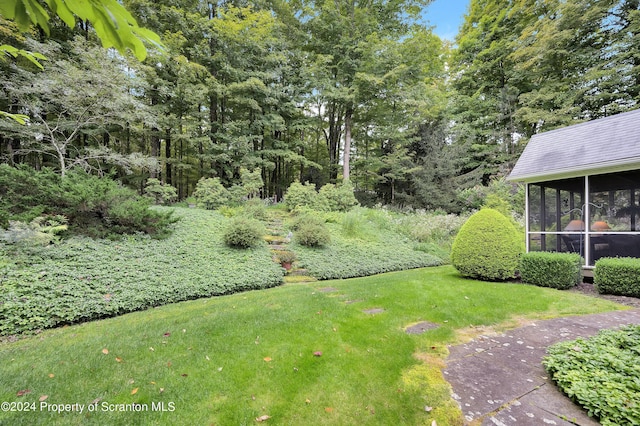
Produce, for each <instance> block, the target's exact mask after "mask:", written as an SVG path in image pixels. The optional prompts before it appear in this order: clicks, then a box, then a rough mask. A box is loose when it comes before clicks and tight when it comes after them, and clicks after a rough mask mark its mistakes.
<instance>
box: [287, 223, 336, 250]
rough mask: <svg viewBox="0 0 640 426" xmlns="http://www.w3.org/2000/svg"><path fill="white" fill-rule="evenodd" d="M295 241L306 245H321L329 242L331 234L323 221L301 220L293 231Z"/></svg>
mask: <svg viewBox="0 0 640 426" xmlns="http://www.w3.org/2000/svg"><path fill="white" fill-rule="evenodd" d="M294 237H295V241H296V242H297V243H298V244H301V245H303V246H306V247H323V246H326V245H327V244H329V243H330V242H331V234H330V233H329V230H328V229H327V227H326V225H325V224H324V222H319V221H318V222H315V223H314V222H312V221H310V222H302V223H300V224H299V225H298V227H297V229H296V232H295V233H294Z"/></svg>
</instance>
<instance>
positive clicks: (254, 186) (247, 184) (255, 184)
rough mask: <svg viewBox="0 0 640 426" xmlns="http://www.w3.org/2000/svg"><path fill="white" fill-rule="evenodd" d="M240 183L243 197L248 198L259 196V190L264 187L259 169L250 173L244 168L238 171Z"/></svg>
mask: <svg viewBox="0 0 640 426" xmlns="http://www.w3.org/2000/svg"><path fill="white" fill-rule="evenodd" d="M240 181H241V182H242V188H243V189H244V192H245V195H246V196H247V197H249V198H253V197H255V196H257V195H259V194H260V189H262V187H263V186H264V182H263V181H262V173H261V171H260V169H255V170H254V171H251V172H250V171H249V170H247V169H245V168H242V169H240Z"/></svg>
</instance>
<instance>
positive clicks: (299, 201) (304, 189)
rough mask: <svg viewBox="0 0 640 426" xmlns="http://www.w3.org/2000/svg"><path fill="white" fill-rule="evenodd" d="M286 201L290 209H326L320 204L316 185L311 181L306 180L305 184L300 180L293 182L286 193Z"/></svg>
mask: <svg viewBox="0 0 640 426" xmlns="http://www.w3.org/2000/svg"><path fill="white" fill-rule="evenodd" d="M284 203H285V205H286V206H287V209H289V210H290V211H291V210H295V209H300V208H308V209H312V210H319V211H324V210H326V209H324V208H322V207H323V206H321V205H320V204H321V203H320V199H319V197H318V193H317V192H316V189H315V186H314V185H312V184H311V183H309V182H305V184H304V185H303V184H301V183H300V182H299V181H295V182H293V183H292V184H291V185H290V186H289V188H288V189H287V192H286V193H285V195H284Z"/></svg>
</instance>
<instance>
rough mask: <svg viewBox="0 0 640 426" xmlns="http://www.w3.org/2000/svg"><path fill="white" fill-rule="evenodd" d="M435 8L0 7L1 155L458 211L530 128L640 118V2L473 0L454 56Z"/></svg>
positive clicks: (163, 178) (269, 4) (319, 3)
mask: <svg viewBox="0 0 640 426" xmlns="http://www.w3.org/2000/svg"><path fill="white" fill-rule="evenodd" d="M428 3H429V1H427V0H401V1H396V2H386V1H373V2H371V1H369V2H366V3H363V2H360V1H357V0H339V1H324V0H313V1H300V2H280V1H274V0H263V1H260V2H253V3H251V4H249V3H247V2H243V1H225V2H221V1H214V0H211V1H208V2H200V1H193V0H177V1H174V0H172V1H168V0H159V1H154V2H151V1H149V0H126V1H124V2H118V1H116V0H92V1H87V2H65V1H62V0H49V1H47V2H46V6H43V4H41V3H39V2H37V1H36V0H10V1H7V2H3V3H2V5H0V15H1V16H0V29H1V31H0V45H2V46H3V48H4V51H5V53H6V55H5V57H4V58H3V60H2V61H0V73H1V74H2V79H1V80H0V81H1V83H0V110H2V111H6V114H10V115H11V116H13V117H17V118H24V119H27V118H28V119H29V122H30V123H31V125H30V126H22V125H20V124H19V123H17V122H15V121H12V120H2V121H0V161H2V162H3V163H7V164H10V165H16V164H29V165H31V166H32V167H34V168H42V167H51V168H53V169H54V170H56V171H57V172H58V173H59V174H64V173H66V172H67V171H68V170H70V169H72V168H76V167H82V168H84V169H85V170H88V171H90V172H92V173H98V174H102V175H104V174H111V175H113V176H115V177H116V178H118V179H119V180H121V181H122V182H123V183H125V184H126V185H129V186H131V187H133V188H136V189H138V190H139V191H140V192H142V191H144V187H145V183H146V182H147V180H148V179H157V180H158V181H159V182H161V183H162V184H165V185H172V186H174V187H175V188H176V189H177V194H178V198H179V199H184V198H186V197H188V196H190V195H191V194H192V193H193V192H194V191H195V188H196V184H197V183H198V182H199V181H200V179H202V178H217V179H218V181H219V182H220V184H221V185H223V186H224V187H226V188H232V187H234V185H240V184H241V183H242V181H243V179H247V176H249V175H248V174H247V173H249V171H252V172H251V176H253V178H252V180H253V181H255V182H261V183H260V185H259V188H255V189H253V190H252V192H251V194H250V195H251V196H261V197H265V198H266V197H276V198H280V197H282V196H283V194H284V193H285V191H286V189H287V188H288V187H289V185H290V184H291V183H292V182H294V181H300V182H305V181H308V182H311V183H312V184H314V185H315V186H316V187H317V188H320V187H321V186H323V185H325V184H327V183H339V182H341V181H344V180H349V181H350V182H351V185H352V186H353V187H354V188H355V191H356V194H357V196H358V198H359V199H360V201H361V202H362V203H365V204H367V203H368V204H375V203H389V204H395V205H399V206H413V207H420V208H428V209H444V210H446V211H451V212H456V211H459V210H461V209H464V208H467V207H472V206H471V205H470V202H469V200H470V199H473V197H469V196H468V195H469V191H475V190H476V189H475V188H479V187H480V186H487V185H490V184H491V183H492V182H493V181H494V180H496V179H499V178H501V177H502V176H504V175H505V174H507V173H508V171H509V170H510V168H511V166H512V165H513V163H514V161H515V159H516V158H517V156H518V154H519V153H520V152H521V150H522V148H523V147H524V145H525V144H526V142H527V141H528V139H529V138H530V137H531V136H532V135H533V134H535V133H538V132H541V131H545V130H549V129H553V128H556V127H560V126H565V125H567V124H571V123H575V122H579V121H584V120H589V119H593V118H598V117H602V116H606V115H610V114H614V113H617V112H621V111H625V110H629V109H633V108H636V107H637V102H638V100H639V97H640V89H639V88H640V80H639V78H640V77H639V75H640V74H639V73H638V68H639V66H640V62H639V61H640V59H638V58H640V52H639V51H638V49H639V48H640V44H639V42H638V40H639V39H640V36H638V32H639V31H640V6H639V2H638V0H576V1H572V2H565V1H561V0H557V1H549V2H536V1H532V0H517V1H505V0H471V2H470V4H469V7H468V10H467V14H466V15H465V18H464V22H463V24H462V25H461V27H460V29H459V33H458V35H457V37H456V40H455V42H454V43H449V42H446V41H443V40H441V39H440V38H438V37H437V36H436V35H435V34H434V33H433V32H432V30H431V29H430V28H429V27H427V26H425V24H424V23H423V22H422V20H421V14H422V12H423V10H424V8H425V7H426V6H427V5H428ZM155 34H158V35H159V36H156V35H155ZM160 45H162V46H163V48H159V46H160ZM104 47H107V48H108V49H106V50H105V49H104ZM35 52H37V53H35ZM45 57H46V58H47V60H46V61H44V60H43V59H44V58H45ZM258 177H260V179H259V180H258V179H257V178H258ZM479 193H482V191H479Z"/></svg>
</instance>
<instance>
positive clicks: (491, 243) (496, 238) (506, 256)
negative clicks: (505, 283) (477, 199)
mask: <svg viewBox="0 0 640 426" xmlns="http://www.w3.org/2000/svg"><path fill="white" fill-rule="evenodd" d="M522 251H523V242H522V241H521V238H520V235H519V233H518V232H517V231H516V229H515V228H514V227H513V224H512V223H511V221H509V219H507V218H506V217H505V216H504V215H503V214H501V213H500V212H499V211H497V210H493V209H482V210H480V211H479V212H476V213H475V214H473V215H472V216H471V217H470V218H469V220H467V222H466V223H465V224H464V225H463V226H462V228H461V229H460V232H459V233H458V235H457V236H456V238H455V240H454V242H453V246H452V247H451V263H452V264H453V266H455V268H456V269H457V270H458V271H459V272H460V273H461V274H462V275H464V276H467V277H471V278H478V279H482V280H507V279H511V278H513V277H514V276H515V273H516V269H517V268H518V263H519V259H520V255H521V253H522Z"/></svg>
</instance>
